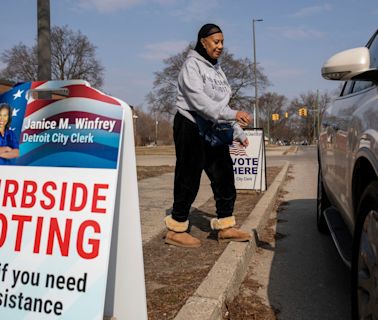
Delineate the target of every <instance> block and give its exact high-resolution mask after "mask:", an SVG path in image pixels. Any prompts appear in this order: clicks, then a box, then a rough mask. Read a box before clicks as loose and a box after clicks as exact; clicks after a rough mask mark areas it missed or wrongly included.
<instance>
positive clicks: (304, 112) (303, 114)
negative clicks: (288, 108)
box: [298, 107, 307, 117]
mask: <svg viewBox="0 0 378 320" xmlns="http://www.w3.org/2000/svg"><path fill="white" fill-rule="evenodd" d="M298 114H299V115H300V116H301V117H307V108H306V107H303V108H300V109H299V110H298Z"/></svg>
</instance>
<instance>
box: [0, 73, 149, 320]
mask: <svg viewBox="0 0 378 320" xmlns="http://www.w3.org/2000/svg"><path fill="white" fill-rule="evenodd" d="M61 88H64V90H65V92H67V93H68V94H67V95H65V96H58V98H56V95H55V96H54V95H53V96H52V99H50V100H43V99H38V98H36V97H37V96H36V95H34V94H31V93H32V92H34V91H51V92H54V90H56V89H61ZM0 102H3V103H6V104H7V105H9V107H8V109H3V112H4V110H5V112H8V115H9V114H11V113H12V115H13V117H9V119H11V121H10V122H11V123H9V125H8V127H6V129H5V130H9V131H6V132H5V134H6V135H7V136H10V137H11V138H12V139H11V140H12V141H11V143H9V145H7V146H6V149H5V150H6V151H5V152H8V150H9V152H11V151H12V152H13V150H18V152H17V153H12V155H13V154H15V156H14V157H12V158H11V157H10V156H7V155H6V154H4V157H3V158H1V156H2V155H3V154H0V158H1V159H0V160H1V161H0V170H1V175H0V284H1V285H0V319H29V320H43V319H62V320H72V319H80V320H102V319H103V317H104V309H105V315H106V316H114V315H115V316H116V317H117V318H119V319H125V320H128V319H141V320H144V319H147V310H146V301H145V286H144V272H143V256H142V240H141V234H140V217H139V207H138V194H137V178H136V165H135V153H134V145H133V142H134V138H133V135H132V132H133V128H132V118H131V111H130V108H129V106H128V105H127V104H126V103H124V102H122V101H120V100H118V99H116V98H113V97H110V96H107V95H105V94H103V93H102V92H100V91H98V90H96V89H93V88H91V87H90V86H89V84H88V83H86V82H85V81H80V80H73V81H47V82H30V83H25V84H21V85H19V86H16V87H14V88H12V89H11V90H10V91H9V92H6V93H5V94H3V95H1V96H0ZM125 126H127V128H125ZM124 132H126V133H127V134H126V137H125V138H124V139H123V133H124ZM122 152H123V153H124V154H125V156H122V155H121V153H122ZM8 158H11V159H8ZM121 160H123V161H121ZM121 192H122V194H121ZM126 195H127V197H126ZM126 198H127V199H126ZM121 215H122V216H121ZM127 223H128V224H127ZM130 227H132V228H133V229H132V230H130V229H129V228H130ZM118 228H119V229H120V230H118ZM135 232H137V233H135ZM138 232H139V233H138ZM124 234H126V236H124ZM120 240H121V241H120ZM109 257H110V258H109ZM109 260H110V263H109ZM109 265H110V266H109ZM108 267H109V270H110V271H109V272H108ZM135 269H136V270H137V271H135ZM124 273H127V276H125V275H124Z"/></svg>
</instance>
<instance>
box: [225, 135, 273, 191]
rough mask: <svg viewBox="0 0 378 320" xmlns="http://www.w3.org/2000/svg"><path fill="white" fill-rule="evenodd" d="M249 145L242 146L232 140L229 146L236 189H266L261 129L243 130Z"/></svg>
mask: <svg viewBox="0 0 378 320" xmlns="http://www.w3.org/2000/svg"><path fill="white" fill-rule="evenodd" d="M244 132H245V133H246V135H247V139H248V142H249V145H248V147H247V148H244V147H243V146H242V145H241V144H240V143H239V142H237V141H234V142H233V144H232V146H230V155H231V158H232V163H233V169H234V177H235V187H236V189H247V190H248V189H249V190H259V191H265V190H266V164H265V145H264V134H263V130H261V129H248V130H245V131H244Z"/></svg>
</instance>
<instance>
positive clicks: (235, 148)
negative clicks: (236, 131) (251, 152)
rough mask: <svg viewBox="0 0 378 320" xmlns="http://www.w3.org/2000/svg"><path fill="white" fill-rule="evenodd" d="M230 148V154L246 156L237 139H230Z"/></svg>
mask: <svg viewBox="0 0 378 320" xmlns="http://www.w3.org/2000/svg"><path fill="white" fill-rule="evenodd" d="M229 149H230V154H231V155H232V156H237V157H247V156H248V155H247V153H246V151H245V148H244V147H243V146H242V144H241V143H240V142H237V141H235V140H234V141H232V145H231V146H229Z"/></svg>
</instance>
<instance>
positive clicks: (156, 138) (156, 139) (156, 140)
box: [155, 114, 159, 146]
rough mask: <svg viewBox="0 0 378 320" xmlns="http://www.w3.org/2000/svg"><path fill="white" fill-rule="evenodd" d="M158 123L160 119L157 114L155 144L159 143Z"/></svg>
mask: <svg viewBox="0 0 378 320" xmlns="http://www.w3.org/2000/svg"><path fill="white" fill-rule="evenodd" d="M158 124H159V121H158V119H157V115H156V114H155V146H157V144H158Z"/></svg>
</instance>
